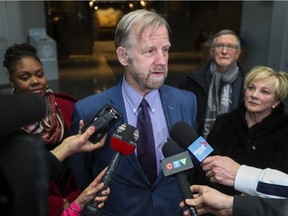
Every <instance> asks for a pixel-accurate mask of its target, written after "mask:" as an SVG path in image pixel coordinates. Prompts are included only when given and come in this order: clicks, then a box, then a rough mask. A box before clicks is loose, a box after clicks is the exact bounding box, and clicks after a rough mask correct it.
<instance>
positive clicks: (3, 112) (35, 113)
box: [0, 93, 46, 136]
mask: <svg viewBox="0 0 288 216" xmlns="http://www.w3.org/2000/svg"><path fill="white" fill-rule="evenodd" d="M0 101H1V106H0V119H1V120H2V121H3V124H0V136H5V135H8V134H11V133H13V132H16V131H18V130H19V129H20V128H21V127H23V126H26V125H29V124H32V123H34V122H37V121H40V120H42V119H43V118H44V117H45V114H46V103H45V100H44V98H43V97H42V96H40V95H36V94H33V93H27V94H17V95H0Z"/></svg>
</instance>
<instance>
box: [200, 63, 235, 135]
mask: <svg viewBox="0 0 288 216" xmlns="http://www.w3.org/2000/svg"><path fill="white" fill-rule="evenodd" d="M210 72H211V74H212V80H211V84H210V88H209V93H208V101H207V109H206V115H205V118H204V130H203V137H204V138H206V137H207V135H208V133H209V131H210V130H211V128H212V126H213V124H214V122H215V120H216V117H217V116H218V115H219V114H221V113H226V112H230V111H231V107H232V83H233V82H234V81H235V79H236V78H237V76H238V74H239V68H238V66H237V64H236V62H235V64H234V65H232V66H231V67H230V68H229V69H228V70H227V71H225V72H222V73H220V72H218V71H217V69H216V66H215V63H214V62H213V63H211V65H210ZM221 82H222V83H223V86H222V88H221V89H220V85H221ZM220 90H221V94H220V95H219V93H220V92H219V91H220Z"/></svg>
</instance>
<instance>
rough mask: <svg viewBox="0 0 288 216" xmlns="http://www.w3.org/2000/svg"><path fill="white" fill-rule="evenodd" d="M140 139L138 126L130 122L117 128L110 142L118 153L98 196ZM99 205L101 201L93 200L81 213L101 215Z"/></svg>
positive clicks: (105, 176)
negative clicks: (124, 157)
mask: <svg viewBox="0 0 288 216" xmlns="http://www.w3.org/2000/svg"><path fill="white" fill-rule="evenodd" d="M138 140H139V132H138V130H137V128H135V127H133V126H131V125H129V124H122V125H120V126H119V127H118V128H117V130H116V133H114V134H113V136H112V138H111V144H110V146H111V148H112V149H113V150H115V151H116V153H115V154H114V156H113V158H112V160H111V162H110V164H109V166H108V169H107V171H106V173H105V175H104V176H103V179H102V182H103V183H104V186H103V189H102V190H100V191H99V192H98V193H97V194H96V196H101V193H102V191H103V190H106V189H107V187H108V186H109V183H110V181H111V179H112V177H113V174H114V172H115V170H116V168H117V166H118V164H119V162H120V160H121V158H122V157H123V155H124V156H125V155H126V156H128V155H131V154H132V153H133V151H134V150H135V149H136V146H137V142H138ZM98 205H99V203H98V202H97V201H94V200H92V201H91V202H89V203H87V204H86V205H85V207H84V209H83V211H82V214H81V215H82V216H100V215H101V210H100V209H99V208H98Z"/></svg>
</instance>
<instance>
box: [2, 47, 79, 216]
mask: <svg viewBox="0 0 288 216" xmlns="http://www.w3.org/2000/svg"><path fill="white" fill-rule="evenodd" d="M3 66H4V67H6V68H7V70H8V72H9V79H10V83H11V85H12V94H23V93H35V94H38V95H41V96H43V97H44V99H45V102H46V107H47V109H46V115H45V117H44V118H43V119H42V120H41V121H38V122H35V123H33V124H30V125H26V126H24V127H22V129H23V130H24V131H26V132H27V133H29V134H37V135H39V136H40V137H41V139H42V141H43V142H44V143H45V144H46V148H47V150H52V149H54V148H55V147H57V146H58V145H59V144H60V143H61V142H62V141H63V139H64V138H66V137H67V136H69V135H70V132H69V128H70V123H71V116H72V112H73V109H74V103H75V102H76V101H77V100H76V99H75V98H73V97H71V96H69V95H66V94H60V93H55V92H53V91H52V89H50V88H49V86H48V85H47V80H46V77H45V73H44V69H43V65H42V62H41V60H40V59H39V57H38V56H37V50H36V49H35V48H34V47H33V46H31V45H30V44H27V43H22V44H14V45H12V46H10V47H9V48H8V49H7V50H6V52H5V54H4V61H3ZM79 194H80V190H79V189H78V188H77V187H76V185H75V184H74V180H73V179H72V176H71V174H70V170H69V167H68V163H67V162H66V161H64V162H63V170H62V172H61V176H59V178H58V179H57V180H55V181H51V182H50V196H49V214H50V216H59V215H61V213H62V212H63V210H64V209H65V208H66V207H67V206H69V203H71V202H72V201H73V200H75V199H76V197H77V196H78V195H79Z"/></svg>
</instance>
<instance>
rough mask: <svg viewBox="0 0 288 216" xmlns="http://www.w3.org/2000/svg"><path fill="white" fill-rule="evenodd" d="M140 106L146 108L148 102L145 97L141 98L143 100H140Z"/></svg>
mask: <svg viewBox="0 0 288 216" xmlns="http://www.w3.org/2000/svg"><path fill="white" fill-rule="evenodd" d="M140 107H141V108H142V109H147V107H149V104H148V102H147V101H146V100H145V98H143V100H142V101H141V103H140Z"/></svg>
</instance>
